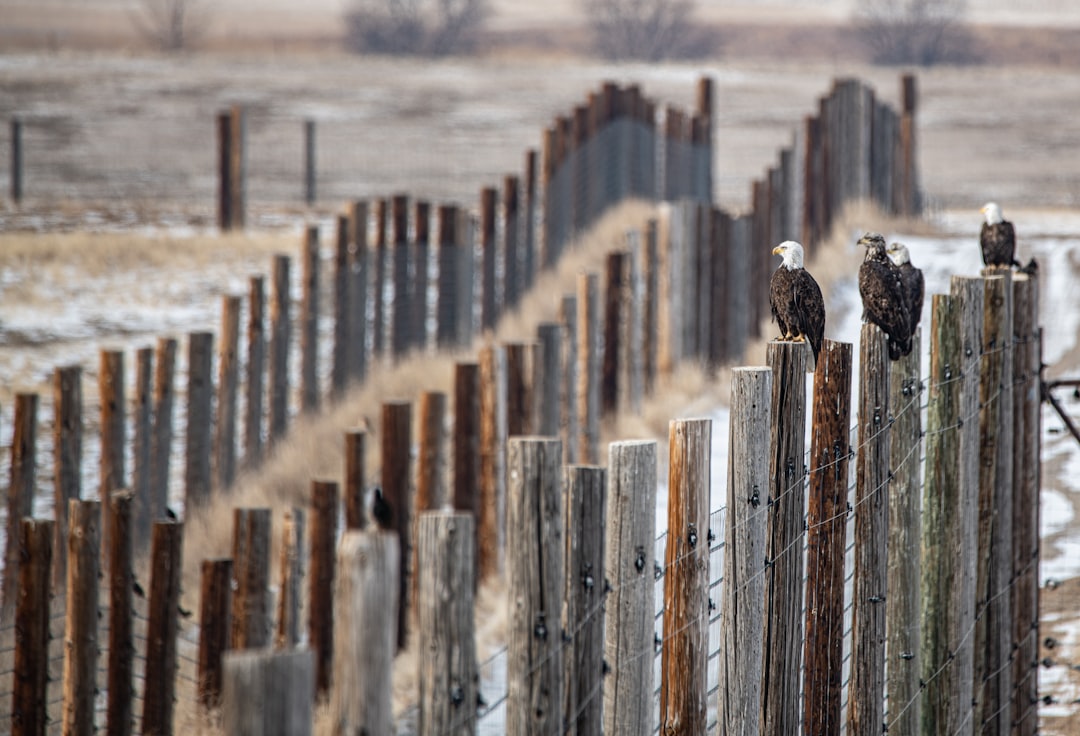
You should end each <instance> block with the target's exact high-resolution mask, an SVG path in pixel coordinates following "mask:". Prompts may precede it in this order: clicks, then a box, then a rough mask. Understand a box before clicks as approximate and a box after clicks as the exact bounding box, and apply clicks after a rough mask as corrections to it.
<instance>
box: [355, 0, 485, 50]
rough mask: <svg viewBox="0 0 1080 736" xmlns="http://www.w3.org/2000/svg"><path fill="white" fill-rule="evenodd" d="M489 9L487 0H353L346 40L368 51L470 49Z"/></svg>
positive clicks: (475, 43) (356, 48) (477, 36)
mask: <svg viewBox="0 0 1080 736" xmlns="http://www.w3.org/2000/svg"><path fill="white" fill-rule="evenodd" d="M489 14H490V8H489V6H488V5H487V2H486V0H353V3H352V5H351V6H350V8H349V10H348V11H347V12H346V13H345V46H346V48H348V49H349V50H350V51H354V52H356V53H369V54H401V55H418V56H445V55H447V54H464V53H470V52H473V51H475V50H476V46H477V42H478V38H479V32H480V30H481V29H482V27H483V25H484V23H485V22H486V21H487V18H488V15H489Z"/></svg>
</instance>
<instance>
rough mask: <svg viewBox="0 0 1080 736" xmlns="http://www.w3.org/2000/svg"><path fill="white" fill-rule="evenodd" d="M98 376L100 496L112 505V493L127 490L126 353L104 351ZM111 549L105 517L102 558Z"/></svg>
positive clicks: (104, 502)
mask: <svg viewBox="0 0 1080 736" xmlns="http://www.w3.org/2000/svg"><path fill="white" fill-rule="evenodd" d="M100 355H101V362H100V367H99V373H98V395H99V396H100V398H101V473H100V480H99V485H98V497H99V498H100V499H101V501H102V504H103V505H104V506H107V505H108V502H109V494H110V493H112V492H113V491H116V490H119V489H121V488H126V487H127V482H126V480H125V479H126V478H127V472H126V471H125V469H124V450H125V442H126V438H127V417H126V414H127V411H126V406H127V400H126V395H125V393H124V353H123V352H122V351H119V350H102V351H101V353H100ZM108 550H109V517H108V515H107V514H103V515H102V517H101V556H102V558H103V559H105V558H106V557H107V554H108Z"/></svg>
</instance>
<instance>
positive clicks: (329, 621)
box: [308, 480, 339, 698]
mask: <svg viewBox="0 0 1080 736" xmlns="http://www.w3.org/2000/svg"><path fill="white" fill-rule="evenodd" d="M338 506H339V501H338V485H337V483H335V482H333V481H323V480H313V481H312V482H311V507H312V508H311V535H310V536H311V570H310V571H309V576H308V582H309V584H310V590H309V601H308V611H309V613H308V639H309V641H310V642H311V649H312V650H313V651H314V652H315V692H316V693H317V695H318V697H320V698H323V697H326V696H327V694H328V693H329V692H330V685H331V682H330V676H331V674H332V672H333V666H334V619H333V615H334V573H335V570H334V548H335V545H336V544H337V538H338V525H337V519H338Z"/></svg>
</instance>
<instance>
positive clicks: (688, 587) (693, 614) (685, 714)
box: [660, 419, 712, 733]
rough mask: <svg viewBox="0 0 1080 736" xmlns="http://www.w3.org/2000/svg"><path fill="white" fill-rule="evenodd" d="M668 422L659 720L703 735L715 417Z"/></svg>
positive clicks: (665, 725)
mask: <svg viewBox="0 0 1080 736" xmlns="http://www.w3.org/2000/svg"><path fill="white" fill-rule="evenodd" d="M668 427H669V428H668V433H669V437H670V439H669V451H668V457H669V461H668V538H667V545H666V548H665V555H664V649H663V655H662V660H661V665H660V667H661V672H662V673H663V675H662V676H661V686H660V723H661V729H662V730H664V731H668V732H670V731H677V732H685V733H704V732H705V730H706V724H707V722H708V718H707V715H708V714H707V713H706V699H707V694H706V693H707V691H708V677H707V672H706V670H707V667H708V649H709V647H708V638H709V637H708V623H709V493H710V490H711V488H710V481H711V473H710V467H711V466H710V463H709V461H710V457H711V453H712V421H711V420H709V419H684V420H677V421H672V422H671V423H670V424H669V425H668Z"/></svg>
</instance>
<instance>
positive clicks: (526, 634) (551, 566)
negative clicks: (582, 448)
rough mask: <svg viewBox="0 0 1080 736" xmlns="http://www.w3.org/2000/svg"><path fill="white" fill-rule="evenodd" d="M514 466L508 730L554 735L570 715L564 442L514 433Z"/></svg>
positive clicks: (509, 524) (509, 527)
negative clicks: (565, 611)
mask: <svg viewBox="0 0 1080 736" xmlns="http://www.w3.org/2000/svg"><path fill="white" fill-rule="evenodd" d="M507 472H508V477H509V479H510V483H509V487H508V491H509V493H508V502H507V519H506V536H507V538H506V550H507V561H506V569H507V588H508V592H509V605H510V609H511V611H513V612H514V614H513V616H512V617H511V620H510V624H509V627H508V629H509V630H508V632H507V650H508V651H507V662H506V672H507V675H506V679H507V698H506V733H507V734H510V735H511V736H515V735H516V736H524V734H533V733H554V732H556V731H558V730H559V729H560V728H561V726H562V721H563V713H564V710H563V702H562V701H563V695H564V689H563V643H562V641H563V637H562V633H563V632H562V631H561V628H562V627H561V617H562V609H563V605H562V604H563V589H562V587H563V576H564V574H565V573H564V567H563V557H564V545H565V543H566V540H565V538H564V536H563V535H564V530H563V523H564V518H563V499H562V480H563V475H562V446H561V445H560V444H559V441H558V439H550V438H525V437H511V438H510V440H509V445H508V449H507Z"/></svg>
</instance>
